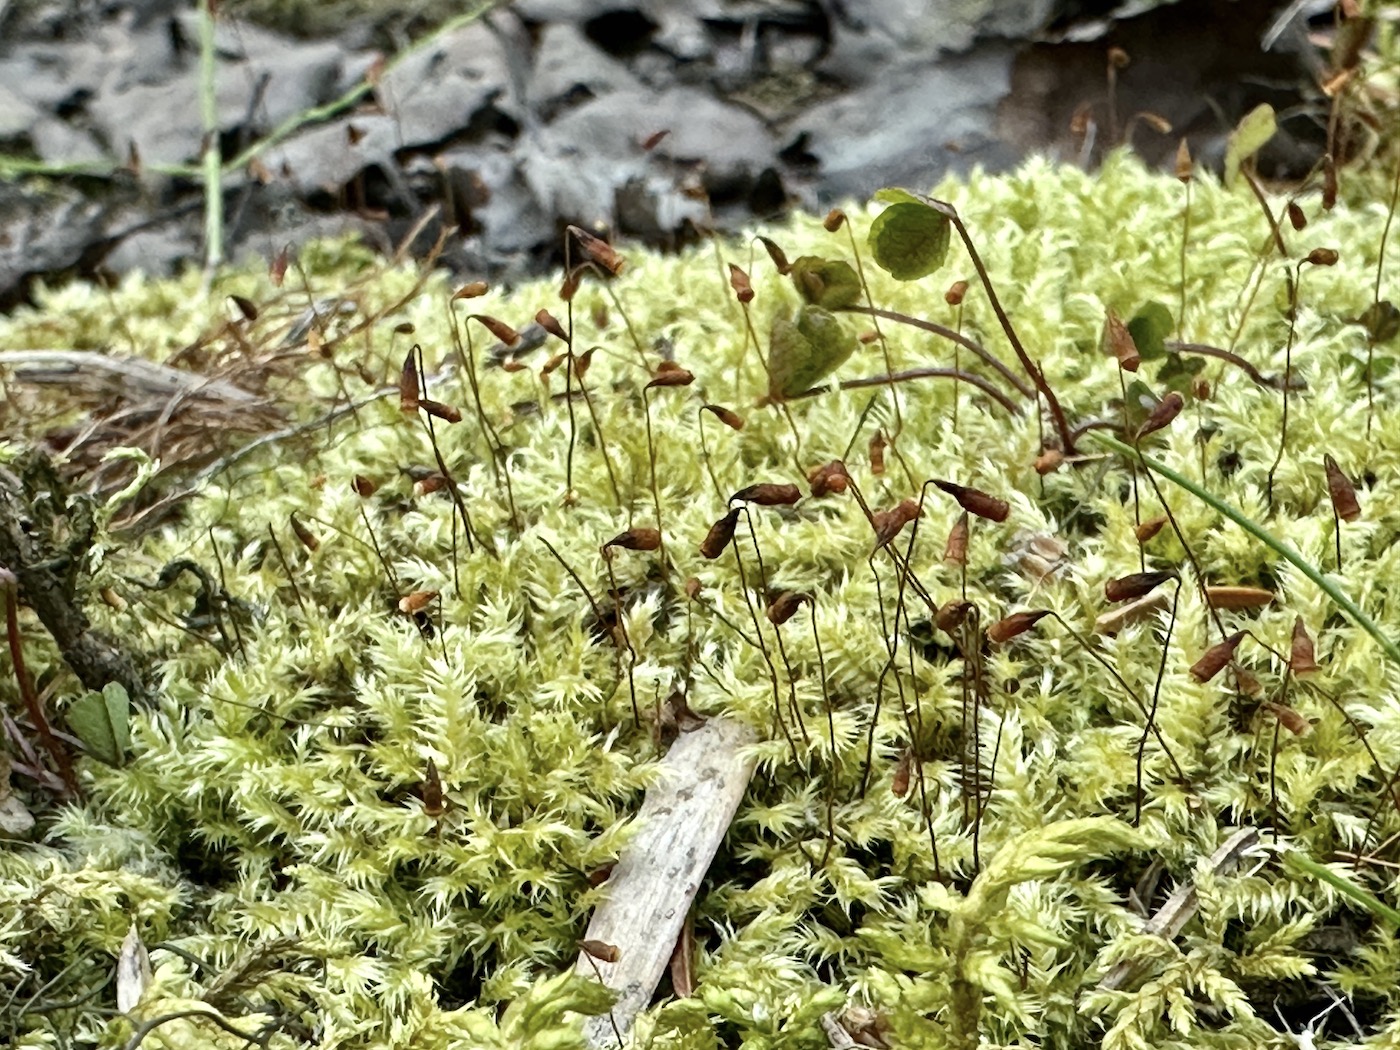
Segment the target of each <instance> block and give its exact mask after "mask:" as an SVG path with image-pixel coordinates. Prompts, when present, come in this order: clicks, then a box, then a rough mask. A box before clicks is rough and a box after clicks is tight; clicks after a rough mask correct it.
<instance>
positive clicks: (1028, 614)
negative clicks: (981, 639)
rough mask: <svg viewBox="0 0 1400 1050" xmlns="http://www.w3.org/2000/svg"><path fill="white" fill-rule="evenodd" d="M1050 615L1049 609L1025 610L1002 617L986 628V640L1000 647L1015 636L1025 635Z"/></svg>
mask: <svg viewBox="0 0 1400 1050" xmlns="http://www.w3.org/2000/svg"><path fill="white" fill-rule="evenodd" d="M1049 615H1050V610H1049V609H1035V610H1025V611H1022V612H1014V613H1012V614H1011V615H1010V616H1006V617H1003V618H1002V619H1000V620H998V621H997V622H996V623H994V624H992V625H991V626H990V627H988V628H987V639H988V640H989V641H991V642H994V643H996V644H997V645H1001V644H1002V643H1004V642H1009V641H1011V639H1013V638H1015V637H1016V636H1017V635H1020V634H1025V633H1026V632H1027V631H1029V630H1030V629H1031V628H1032V627H1034V626H1035V625H1036V624H1037V623H1039V622H1040V621H1041V620H1043V619H1044V618H1045V617H1047V616H1049Z"/></svg>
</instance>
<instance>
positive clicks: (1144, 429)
mask: <svg viewBox="0 0 1400 1050" xmlns="http://www.w3.org/2000/svg"><path fill="white" fill-rule="evenodd" d="M1185 405H1186V399H1185V398H1184V397H1182V396H1181V395H1180V394H1179V393H1177V391H1175V390H1170V391H1168V392H1167V396H1166V397H1164V398H1162V400H1160V401H1158V402H1157V404H1155V405H1154V406H1153V407H1152V411H1151V412H1149V413H1147V418H1146V419H1144V420H1143V421H1142V426H1140V427H1138V432H1137V436H1138V437H1139V438H1143V437H1146V436H1147V435H1148V434H1151V433H1153V432H1155V431H1158V430H1161V429H1162V428H1163V427H1165V426H1168V425H1170V424H1171V421H1172V420H1173V419H1175V418H1176V417H1177V416H1178V415H1180V414H1181V410H1182V408H1184V407H1185Z"/></svg>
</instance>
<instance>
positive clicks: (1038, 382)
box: [928, 199, 1075, 456]
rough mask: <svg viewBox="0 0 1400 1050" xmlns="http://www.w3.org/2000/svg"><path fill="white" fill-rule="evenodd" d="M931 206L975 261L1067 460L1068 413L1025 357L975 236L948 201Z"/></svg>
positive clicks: (1071, 450)
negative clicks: (1046, 408)
mask: <svg viewBox="0 0 1400 1050" xmlns="http://www.w3.org/2000/svg"><path fill="white" fill-rule="evenodd" d="M928 203H929V204H930V205H931V206H932V207H933V208H934V209H935V210H936V211H938V212H939V213H940V214H942V215H944V216H946V217H947V219H948V220H949V221H950V222H952V224H953V227H954V228H955V229H956V230H957V231H958V236H959V237H961V238H962V242H963V245H964V247H966V248H967V254H968V257H969V258H970V259H971V260H972V266H973V269H975V270H976V271H977V276H978V278H979V279H980V280H981V282H982V287H983V288H984V289H985V290H986V292H987V299H988V301H990V302H991V304H992V311H993V312H994V313H995V314H996V315H997V321H998V322H999V323H1000V324H1001V330H1002V331H1003V332H1005V333H1006V338H1007V339H1008V340H1009V341H1010V343H1011V349H1012V350H1014V351H1015V352H1016V357H1017V359H1019V360H1020V362H1021V367H1022V368H1023V369H1024V370H1025V373H1026V375H1028V376H1030V379H1031V382H1032V383H1033V384H1035V388H1036V389H1037V390H1039V391H1040V394H1041V396H1042V397H1044V398H1045V404H1046V406H1047V407H1048V408H1049V409H1050V418H1051V420H1052V421H1053V422H1054V424H1055V431H1056V433H1058V434H1059V435H1060V447H1061V449H1062V450H1063V451H1064V453H1065V455H1067V456H1072V455H1074V453H1075V447H1074V431H1073V430H1072V429H1071V428H1070V425H1069V420H1068V419H1067V418H1066V417H1065V411H1064V409H1063V408H1062V407H1061V406H1060V399H1059V398H1058V397H1056V396H1055V391H1054V390H1053V389H1052V388H1051V386H1050V384H1049V382H1048V381H1047V380H1046V378H1045V373H1043V372H1042V371H1041V370H1040V367H1039V366H1038V365H1037V364H1036V363H1035V362H1034V361H1033V360H1031V356H1030V354H1028V353H1026V348H1025V347H1024V346H1022V345H1021V339H1020V337H1019V336H1018V335H1017V334H1016V329H1015V328H1014V327H1013V326H1012V324H1011V318H1010V317H1008V316H1007V313H1006V310H1005V309H1004V308H1003V307H1002V305H1001V300H1000V299H999V298H998V297H997V292H996V287H995V286H994V285H993V284H992V278H991V275H990V274H988V272H987V267H986V264H985V263H983V262H982V256H981V255H980V254H978V251H977V246H976V245H975V244H974V243H973V241H972V235H971V234H970V233H969V232H968V230H967V227H966V226H965V225H964V224H963V221H962V217H961V216H960V215H958V210H957V209H956V208H954V207H953V206H952V205H951V204H949V203H947V202H946V201H940V200H932V199H930V200H929V201H928Z"/></svg>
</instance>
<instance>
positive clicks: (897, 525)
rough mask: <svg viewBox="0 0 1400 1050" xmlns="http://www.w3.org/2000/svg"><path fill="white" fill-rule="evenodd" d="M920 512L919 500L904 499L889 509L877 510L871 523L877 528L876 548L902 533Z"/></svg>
mask: <svg viewBox="0 0 1400 1050" xmlns="http://www.w3.org/2000/svg"><path fill="white" fill-rule="evenodd" d="M919 514H920V508H919V501H918V500H916V499H903V500H900V501H899V502H898V503H897V504H895V505H894V506H893V507H891V508H890V509H889V510H877V511H876V512H875V513H874V514H873V515H872V517H873V518H874V521H872V522H871V524H872V525H873V526H874V528H875V549H876V550H879V549H880V548H881V547H884V546H885V545H886V544H888V543H889V542H890V541H891V540H892V539H894V538H895V537H896V536H898V535H899V534H900V532H901V531H902V530H903V528H904V526H906V525H908V524H909V523H910V522H911V521H913V520H914V519H915V518H917V517H918V516H919Z"/></svg>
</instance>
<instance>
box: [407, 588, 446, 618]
mask: <svg viewBox="0 0 1400 1050" xmlns="http://www.w3.org/2000/svg"><path fill="white" fill-rule="evenodd" d="M437 596H438V592H437V591H414V592H413V593H412V594H405V595H404V596H403V597H402V598H400V599H399V612H401V613H403V614H404V615H405V616H412V615H413V614H414V613H420V612H422V611H423V610H424V609H426V608H427V607H428V606H429V605H431V604H432V603H433V599H434V598H436V597H437Z"/></svg>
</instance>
